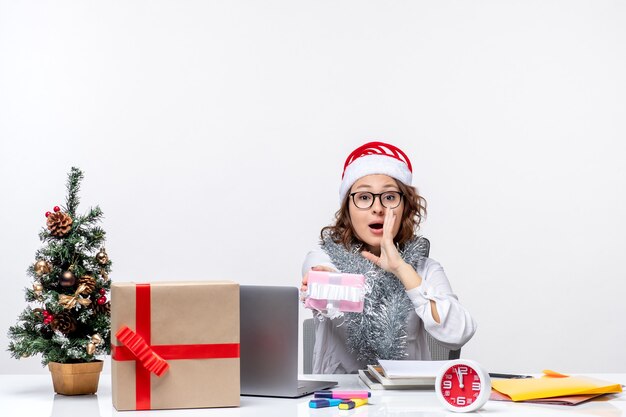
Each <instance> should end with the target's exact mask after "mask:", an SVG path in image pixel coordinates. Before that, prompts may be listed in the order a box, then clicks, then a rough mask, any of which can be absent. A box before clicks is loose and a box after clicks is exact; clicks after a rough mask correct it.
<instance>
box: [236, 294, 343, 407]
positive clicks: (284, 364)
mask: <svg viewBox="0 0 626 417" xmlns="http://www.w3.org/2000/svg"><path fill="white" fill-rule="evenodd" d="M299 302H300V301H299V292H298V289H297V288H295V287H273V286H256V285H242V286H241V287H240V303H239V310H240V326H241V334H240V346H241V359H240V361H241V362H240V363H241V395H256V396H266V397H288V398H296V397H302V396H304V395H307V394H311V393H313V392H314V391H319V390H322V389H327V388H329V387H332V386H334V385H337V382H335V381H299V380H298V326H299V320H298V311H299Z"/></svg>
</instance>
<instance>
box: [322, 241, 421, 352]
mask: <svg viewBox="0 0 626 417" xmlns="http://www.w3.org/2000/svg"><path fill="white" fill-rule="evenodd" d="M321 247H322V249H323V250H324V251H325V252H326V253H327V254H328V256H329V257H330V260H331V261H332V263H333V264H334V265H335V266H336V267H337V269H338V270H339V271H341V272H346V273H352V274H363V275H365V283H366V286H367V288H368V289H369V293H368V294H366V296H365V303H364V308H363V313H346V314H345V316H344V317H345V321H344V323H343V324H342V325H343V326H346V334H347V340H346V343H347V346H348V349H349V350H350V351H351V352H352V353H354V354H356V358H357V360H359V361H364V362H365V363H369V364H373V363H377V360H378V359H404V358H406V356H407V321H408V317H409V312H411V311H412V310H413V304H412V303H411V300H410V299H409V296H408V295H407V294H406V290H405V288H404V285H402V283H401V282H400V280H399V279H398V278H396V277H395V276H394V275H393V274H392V273H390V272H387V271H385V270H383V269H381V268H380V267H378V266H376V265H374V264H373V263H372V262H370V261H368V260H367V259H365V258H364V257H363V256H362V255H361V253H360V252H361V249H362V245H352V247H351V248H350V250H348V249H346V247H345V246H343V244H342V243H336V242H334V241H333V240H332V238H331V237H330V234H329V233H325V234H324V236H323V239H322V245H321ZM399 252H400V255H401V256H402V259H404V261H405V262H407V263H408V264H410V265H411V266H412V267H413V268H414V269H415V270H418V268H419V267H420V266H421V265H422V264H423V263H424V260H425V257H424V254H426V253H428V240H426V239H424V238H422V237H421V236H415V237H414V238H413V239H411V240H410V241H409V242H407V243H405V244H404V246H403V247H402V248H401V249H400V251H399Z"/></svg>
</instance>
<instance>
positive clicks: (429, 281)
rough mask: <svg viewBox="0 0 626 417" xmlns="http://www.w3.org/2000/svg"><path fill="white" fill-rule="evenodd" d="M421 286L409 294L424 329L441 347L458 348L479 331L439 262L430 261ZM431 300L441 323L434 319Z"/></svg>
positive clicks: (408, 292) (425, 265)
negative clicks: (454, 291) (453, 290)
mask: <svg viewBox="0 0 626 417" xmlns="http://www.w3.org/2000/svg"><path fill="white" fill-rule="evenodd" d="M418 273H419V275H420V276H421V277H422V284H421V285H420V286H419V287H417V288H413V289H411V290H409V291H407V294H408V296H409V298H410V299H411V301H412V302H413V306H414V307H415V312H416V313H417V315H418V316H419V317H420V318H421V319H422V321H423V322H424V328H425V329H426V331H427V332H428V333H430V334H431V335H432V336H433V337H434V338H435V339H437V340H438V341H439V342H441V344H442V345H444V346H446V347H447V348H449V349H459V348H460V347H461V346H463V345H464V344H465V343H466V342H467V341H468V340H470V338H471V337H472V336H473V335H474V332H476V322H475V321H474V319H473V318H472V316H471V315H470V314H469V312H468V311H467V310H466V309H465V307H463V306H462V305H461V303H459V300H458V297H457V296H456V295H455V294H454V293H453V292H452V288H451V287H450V282H449V281H448V277H447V276H446V273H445V272H444V270H443V267H442V266H441V265H440V264H439V262H437V261H435V260H433V259H430V258H427V259H426V262H425V264H424V267H423V270H421V271H418ZM430 300H433V301H434V302H435V304H436V307H437V312H438V313H439V318H440V319H441V323H437V322H436V321H435V319H434V318H433V316H432V312H431V309H430Z"/></svg>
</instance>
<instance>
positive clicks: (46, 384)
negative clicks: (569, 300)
mask: <svg viewBox="0 0 626 417" xmlns="http://www.w3.org/2000/svg"><path fill="white" fill-rule="evenodd" d="M589 376H594V377H597V378H601V379H605V380H608V381H612V382H619V383H622V384H625V383H626V374H593V375H592V374H590V375H589ZM331 378H332V379H334V380H336V381H339V384H340V385H339V387H338V388H343V389H365V386H364V385H362V384H361V383H360V382H359V380H358V377H357V376H356V375H332V376H328V375H326V376H319V378H318V379H331ZM311 398H312V396H310V395H309V396H306V397H303V398H298V399H279V398H260V397H241V407H239V408H213V409H211V408H204V409H195V410H159V411H123V412H117V411H116V410H115V409H114V408H113V406H112V404H111V379H110V375H107V374H103V375H102V377H101V379H100V386H99V388H98V394H97V395H89V396H75V397H66V396H63V395H55V394H54V392H53V391H52V380H51V378H50V375H0V417H13V416H29V417H39V416H45V417H48V416H50V417H107V416H112V415H117V416H127V417H134V416H144V417H145V416H152V417H156V416H158V417H165V416H168V417H169V416H181V415H184V416H189V417H192V416H209V417H210V416H220V417H221V416H224V417H229V416H243V417H248V416H249V417H270V416H271V417H280V416H289V417H296V416H297V417H326V416H333V417H348V416H350V417H353V416H399V417H400V416H401V417H408V416H411V417H444V416H445V417H449V416H455V417H460V416H462V415H463V414H456V413H449V412H447V411H445V410H444V409H443V408H442V407H440V406H439V403H438V401H437V399H436V398H435V394H434V391H430V390H429V391H378V390H374V391H372V398H371V399H370V403H371V404H369V405H368V406H362V407H358V408H356V409H354V410H349V411H345V410H339V409H337V407H331V408H322V409H311V408H309V405H308V403H309V400H310V399H311ZM566 414H567V415H573V416H575V417H584V416H597V417H621V416H622V415H624V416H625V417H626V394H624V393H622V394H616V395H608V396H605V397H603V398H602V399H601V400H595V401H590V402H587V403H583V404H580V405H577V406H574V407H567V406H555V405H538V404H523V403H510V402H498V401H489V402H487V404H486V405H485V406H484V407H483V408H482V409H481V410H479V411H478V412H476V413H472V414H469V415H471V416H476V415H480V416H483V417H492V416H493V417H496V416H519V417H521V416H533V417H534V416H538V417H552V416H555V417H557V416H565V415H566Z"/></svg>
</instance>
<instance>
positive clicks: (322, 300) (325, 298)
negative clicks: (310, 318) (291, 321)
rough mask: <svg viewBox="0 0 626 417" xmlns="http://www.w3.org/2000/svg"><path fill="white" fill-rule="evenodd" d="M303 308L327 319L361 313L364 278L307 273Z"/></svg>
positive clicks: (319, 272)
mask: <svg viewBox="0 0 626 417" xmlns="http://www.w3.org/2000/svg"><path fill="white" fill-rule="evenodd" d="M308 277H309V278H308V283H307V294H306V300H305V304H304V305H305V307H308V308H311V309H314V310H318V311H320V312H323V313H324V314H325V315H327V316H329V317H335V316H339V315H340V314H341V313H343V312H358V313H361V312H363V301H364V299H365V277H364V276H363V275H361V274H342V273H338V272H326V271H309V275H308Z"/></svg>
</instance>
